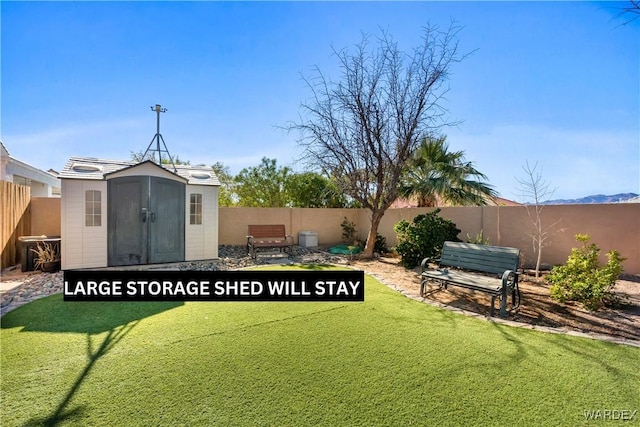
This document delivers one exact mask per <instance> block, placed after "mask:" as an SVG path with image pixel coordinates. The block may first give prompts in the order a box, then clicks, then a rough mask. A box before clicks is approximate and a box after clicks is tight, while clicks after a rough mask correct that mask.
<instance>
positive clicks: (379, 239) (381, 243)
mask: <svg viewBox="0 0 640 427" xmlns="http://www.w3.org/2000/svg"><path fill="white" fill-rule="evenodd" d="M373 251H374V252H378V253H379V254H386V253H387V252H389V248H387V239H385V237H384V236H382V235H380V234H377V235H376V243H375V245H374V247H373Z"/></svg>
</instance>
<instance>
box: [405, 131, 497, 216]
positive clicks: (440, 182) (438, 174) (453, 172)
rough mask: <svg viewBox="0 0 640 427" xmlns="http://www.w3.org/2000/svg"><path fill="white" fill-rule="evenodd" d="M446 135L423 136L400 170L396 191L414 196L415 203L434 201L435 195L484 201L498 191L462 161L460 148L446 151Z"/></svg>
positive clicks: (457, 200)
mask: <svg viewBox="0 0 640 427" xmlns="http://www.w3.org/2000/svg"><path fill="white" fill-rule="evenodd" d="M446 139H447V137H446V136H441V137H437V138H431V137H429V138H424V139H423V140H422V142H421V143H420V146H419V147H418V148H417V149H416V151H415V152H414V155H413V157H412V159H411V160H410V161H409V164H408V166H407V168H406V169H405V171H404V176H403V181H402V185H401V188H400V193H401V194H402V195H403V196H404V197H410V196H417V198H418V206H420V207H431V206H435V205H436V200H437V198H440V199H441V200H443V201H445V202H449V203H451V204H453V205H458V206H464V205H476V206H481V205H486V204H487V198H488V197H496V196H497V195H498V193H497V192H496V191H495V190H494V189H493V187H492V186H491V185H489V184H487V183H486V182H485V180H486V178H487V177H486V176H485V175H484V174H483V173H481V172H479V171H478V170H477V169H475V168H474V167H473V164H472V163H471V162H465V160H464V152H463V151H449V146H448V145H447V143H446Z"/></svg>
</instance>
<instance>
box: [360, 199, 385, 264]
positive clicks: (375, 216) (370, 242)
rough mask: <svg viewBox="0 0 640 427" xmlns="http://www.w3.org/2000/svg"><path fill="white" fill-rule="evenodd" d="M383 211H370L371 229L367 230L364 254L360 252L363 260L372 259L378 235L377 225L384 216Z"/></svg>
mask: <svg viewBox="0 0 640 427" xmlns="http://www.w3.org/2000/svg"><path fill="white" fill-rule="evenodd" d="M384 212H385V211H384V209H376V210H373V209H372V210H371V227H370V228H369V235H368V236H367V244H366V245H365V246H364V252H362V257H363V258H373V249H374V248H375V245H376V236H377V235H378V225H380V220H381V219H382V217H383V216H384Z"/></svg>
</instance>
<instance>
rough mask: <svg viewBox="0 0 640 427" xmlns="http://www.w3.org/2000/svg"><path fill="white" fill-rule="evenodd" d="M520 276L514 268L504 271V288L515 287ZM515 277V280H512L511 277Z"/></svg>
mask: <svg viewBox="0 0 640 427" xmlns="http://www.w3.org/2000/svg"><path fill="white" fill-rule="evenodd" d="M518 276H519V274H518V273H517V272H515V271H513V270H507V271H505V272H504V273H502V286H503V287H504V288H510V287H513V286H515V285H517V284H518ZM511 277H513V280H512V281H510V280H509V279H510V278H511Z"/></svg>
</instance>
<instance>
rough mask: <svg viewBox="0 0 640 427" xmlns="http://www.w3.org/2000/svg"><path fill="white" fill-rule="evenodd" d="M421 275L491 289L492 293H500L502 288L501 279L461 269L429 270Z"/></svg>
mask: <svg viewBox="0 0 640 427" xmlns="http://www.w3.org/2000/svg"><path fill="white" fill-rule="evenodd" d="M423 276H428V277H429V278H431V279H436V280H444V281H447V282H452V283H457V284H463V285H467V286H469V287H473V288H477V289H482V290H486V291H493V292H494V293H500V290H501V289H502V279H497V278H494V277H486V276H478V275H477V274H470V273H465V272H463V271H451V270H448V271H443V270H430V271H425V272H424V273H423Z"/></svg>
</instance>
